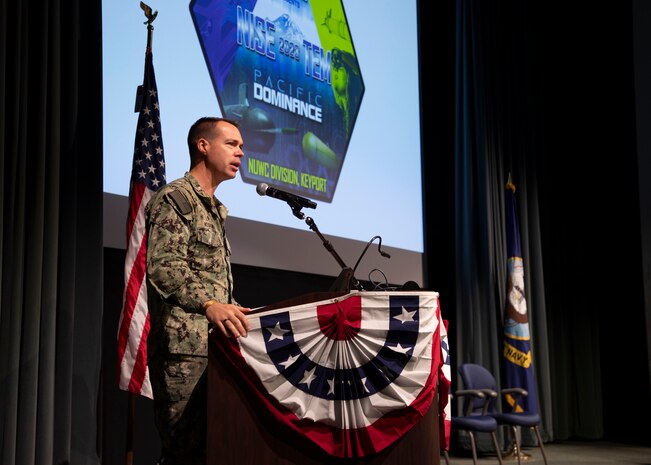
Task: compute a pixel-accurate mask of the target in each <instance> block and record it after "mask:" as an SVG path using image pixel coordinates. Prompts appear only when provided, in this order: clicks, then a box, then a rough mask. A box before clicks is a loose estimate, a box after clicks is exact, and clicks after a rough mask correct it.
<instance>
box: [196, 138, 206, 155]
mask: <svg viewBox="0 0 651 465" xmlns="http://www.w3.org/2000/svg"><path fill="white" fill-rule="evenodd" d="M197 148H198V149H199V153H201V154H202V155H203V156H204V157H205V156H206V153H207V152H208V141H207V140H206V139H203V138H201V139H199V141H198V142H197Z"/></svg>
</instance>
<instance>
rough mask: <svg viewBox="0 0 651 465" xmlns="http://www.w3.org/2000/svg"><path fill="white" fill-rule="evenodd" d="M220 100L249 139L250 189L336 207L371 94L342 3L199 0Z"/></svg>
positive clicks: (199, 25) (196, 8)
mask: <svg viewBox="0 0 651 465" xmlns="http://www.w3.org/2000/svg"><path fill="white" fill-rule="evenodd" d="M190 13H191V15H192V19H193V21H194V25H195V28H196V31H197V36H198V38H199V41H200V43H201V47H202V50H203V54H204V57H205V60H206V65H207V67H208V70H209V72H210V76H211V79H212V82H213V86H214V88H215V93H216V95H217V100H218V102H219V106H220V109H221V112H222V115H224V116H225V117H228V118H231V119H233V120H236V121H237V122H238V123H239V125H240V132H241V133H242V137H243V138H244V152H245V157H244V163H243V164H242V167H241V168H240V174H241V176H242V179H243V181H244V182H246V183H250V184H258V183H261V182H265V183H267V184H268V185H272V186H275V187H277V188H278V189H282V190H285V191H288V192H293V193H295V194H298V195H301V196H305V197H310V198H312V199H316V200H323V201H325V202H332V200H333V197H334V194H335V190H336V187H337V181H338V179H339V175H340V173H341V170H342V168H343V166H344V159H345V158H346V151H347V149H348V144H349V142H350V138H351V134H352V132H353V128H354V126H355V119H356V118H357V114H358V112H359V108H360V105H361V102H362V97H363V95H364V82H363V80H362V73H361V71H360V69H359V64H358V62H357V57H356V55H355V49H354V47H353V41H352V38H351V33H350V30H349V28H348V24H347V20H346V14H345V11H344V8H343V5H342V4H341V2H340V1H333V0H257V1H256V0H248V1H246V0H239V1H238V0H192V1H191V3H190Z"/></svg>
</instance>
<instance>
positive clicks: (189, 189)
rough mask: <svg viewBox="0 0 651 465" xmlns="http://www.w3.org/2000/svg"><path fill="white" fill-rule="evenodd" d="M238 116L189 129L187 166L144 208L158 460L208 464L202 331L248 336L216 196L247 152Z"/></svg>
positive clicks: (169, 463) (222, 211)
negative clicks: (211, 330)
mask: <svg viewBox="0 0 651 465" xmlns="http://www.w3.org/2000/svg"><path fill="white" fill-rule="evenodd" d="M242 147H243V142H242V136H241V134H240V131H239V129H238V128H237V124H236V123H235V122H233V121H230V120H226V119H223V118H201V119H199V120H198V121H197V122H195V123H194V124H193V125H192V127H191V128H190V131H189V133H188V148H189V151H190V171H189V172H187V173H186V174H185V176H184V177H183V178H181V179H177V180H176V181H173V182H171V183H169V184H167V185H165V186H163V187H162V188H161V189H159V190H158V191H157V192H156V194H154V196H153V197H152V198H151V200H150V201H149V203H148V204H147V207H146V217H147V289H148V305H149V312H150V319H151V330H150V333H149V337H148V342H147V347H148V358H149V360H148V365H149V374H150V379H151V384H152V388H153V393H154V415H155V420H156V427H157V428H158V431H159V433H160V437H161V442H162V451H161V460H160V464H161V465H193V464H197V465H199V464H200V465H204V464H205V461H206V425H207V419H206V408H207V374H206V367H207V365H208V330H209V328H213V327H214V328H217V330H218V331H219V332H221V333H222V335H223V336H225V337H240V336H246V333H247V331H248V329H249V322H248V319H247V317H246V313H247V312H248V311H249V309H247V308H243V307H240V306H239V305H238V304H237V303H236V302H235V301H234V299H233V277H232V274H231V265H230V253H231V251H230V247H229V245H228V241H227V239H226V234H225V230H224V220H225V219H226V214H227V210H226V207H224V205H222V204H221V202H219V200H217V198H216V197H215V196H214V193H215V190H216V189H217V186H219V184H220V183H221V182H222V181H225V180H228V179H233V178H234V177H235V176H236V175H237V172H238V170H239V167H240V163H241V161H242V157H243V156H244V152H243V151H242Z"/></svg>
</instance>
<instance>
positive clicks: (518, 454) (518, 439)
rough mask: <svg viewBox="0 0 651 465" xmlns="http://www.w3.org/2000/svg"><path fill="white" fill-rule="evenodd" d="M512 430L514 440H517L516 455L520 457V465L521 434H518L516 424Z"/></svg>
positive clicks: (512, 426)
mask: <svg viewBox="0 0 651 465" xmlns="http://www.w3.org/2000/svg"><path fill="white" fill-rule="evenodd" d="M511 431H512V432H513V440H514V442H515V456H516V457H517V458H518V465H521V463H520V435H519V434H518V428H517V426H515V425H511Z"/></svg>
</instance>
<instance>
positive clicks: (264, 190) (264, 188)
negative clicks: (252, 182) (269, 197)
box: [255, 182, 269, 195]
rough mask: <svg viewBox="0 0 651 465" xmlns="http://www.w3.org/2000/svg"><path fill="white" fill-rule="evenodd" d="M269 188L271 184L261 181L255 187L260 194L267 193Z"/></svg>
mask: <svg viewBox="0 0 651 465" xmlns="http://www.w3.org/2000/svg"><path fill="white" fill-rule="evenodd" d="M267 189H269V186H268V185H267V183H264V182H261V183H260V184H258V187H256V188H255V190H256V191H257V193H258V194H260V195H265V194H266V193H267Z"/></svg>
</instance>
